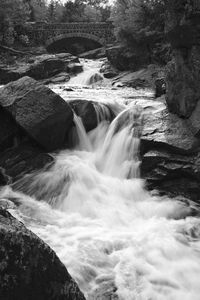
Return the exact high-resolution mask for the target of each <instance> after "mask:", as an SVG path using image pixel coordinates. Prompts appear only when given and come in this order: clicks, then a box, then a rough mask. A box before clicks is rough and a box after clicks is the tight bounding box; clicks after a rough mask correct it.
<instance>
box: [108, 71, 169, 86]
mask: <svg viewBox="0 0 200 300" xmlns="http://www.w3.org/2000/svg"><path fill="white" fill-rule="evenodd" d="M161 77H165V69H164V68H163V67H160V66H157V65H149V66H148V67H147V68H144V69H141V70H139V71H136V72H130V71H129V72H124V73H122V74H120V75H119V76H117V77H115V78H114V79H113V81H112V84H113V85H115V86H119V84H121V85H122V86H127V87H132V88H135V89H137V88H152V89H154V88H155V81H156V80H157V79H158V78H161Z"/></svg>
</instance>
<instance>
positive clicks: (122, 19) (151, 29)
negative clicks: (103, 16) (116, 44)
mask: <svg viewBox="0 0 200 300" xmlns="http://www.w3.org/2000/svg"><path fill="white" fill-rule="evenodd" d="M164 12H165V9H164V0H117V1H116V3H115V5H114V7H113V10H112V14H111V19H112V21H113V23H114V26H115V33H116V36H117V37H118V38H119V39H121V40H124V41H126V42H127V43H128V44H133V45H134V44H135V43H142V42H144V43H150V42H154V41H155V40H156V39H158V38H159V37H160V36H161V35H163V32H164Z"/></svg>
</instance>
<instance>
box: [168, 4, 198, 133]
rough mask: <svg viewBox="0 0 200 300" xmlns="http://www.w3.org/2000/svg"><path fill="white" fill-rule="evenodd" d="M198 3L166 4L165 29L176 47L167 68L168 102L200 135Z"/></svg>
mask: <svg viewBox="0 0 200 300" xmlns="http://www.w3.org/2000/svg"><path fill="white" fill-rule="evenodd" d="M197 2H198V1H181V0H177V1H171V2H170V3H169V4H168V5H167V6H166V24H165V27H166V28H165V30H166V35H167V38H168V41H169V42H170V44H171V48H172V60H171V61H170V62H169V63H168V67H167V77H166V80H167V95H166V96H167V97H166V101H167V104H168V108H169V110H170V111H171V112H173V113H176V114H177V115H179V116H181V117H183V118H187V119H189V123H190V126H192V127H193V129H194V133H195V134H196V135H199V133H200V122H199V117H200V115H199V108H198V106H200V104H199V102H200V86H199V82H200V72H199V71H200V46H199V41H200V36H199V30H200V12H199V4H198V3H197ZM190 118H191V120H190Z"/></svg>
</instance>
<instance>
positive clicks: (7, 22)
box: [0, 0, 30, 45]
mask: <svg viewBox="0 0 200 300" xmlns="http://www.w3.org/2000/svg"><path fill="white" fill-rule="evenodd" d="M29 14H30V11H29V6H28V4H27V3H26V2H25V1H23V0H1V1H0V42H1V43H3V44H7V45H11V44H13V43H14V40H15V35H16V34H15V26H16V25H23V24H24V23H25V22H26V21H27V20H28V18H29Z"/></svg>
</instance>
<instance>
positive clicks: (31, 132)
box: [0, 77, 73, 151]
mask: <svg viewBox="0 0 200 300" xmlns="http://www.w3.org/2000/svg"><path fill="white" fill-rule="evenodd" d="M0 106H1V107H3V109H4V110H6V112H7V113H9V114H10V115H11V116H12V118H13V119H14V120H15V122H16V123H17V125H18V126H19V127H20V128H22V129H23V130H24V132H26V134H27V135H28V136H30V137H31V138H32V139H34V140H35V141H36V142H37V143H38V144H39V145H41V146H42V147H43V148H44V149H46V150H47V151H52V150H55V149H60V148H62V147H63V146H64V144H65V141H66V137H67V133H68V131H69V129H70V127H71V125H72V122H73V113H72V111H71V109H70V107H69V105H68V104H67V103H66V102H65V101H64V100H63V99H62V98H61V97H60V96H58V95H57V94H55V93H54V92H52V91H51V90H50V89H49V88H47V87H45V86H44V85H42V84H41V83H38V82H37V81H35V80H34V79H32V78H29V77H23V78H21V79H19V80H18V81H15V82H11V83H9V84H8V85H6V86H5V87H3V88H1V89H0Z"/></svg>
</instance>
